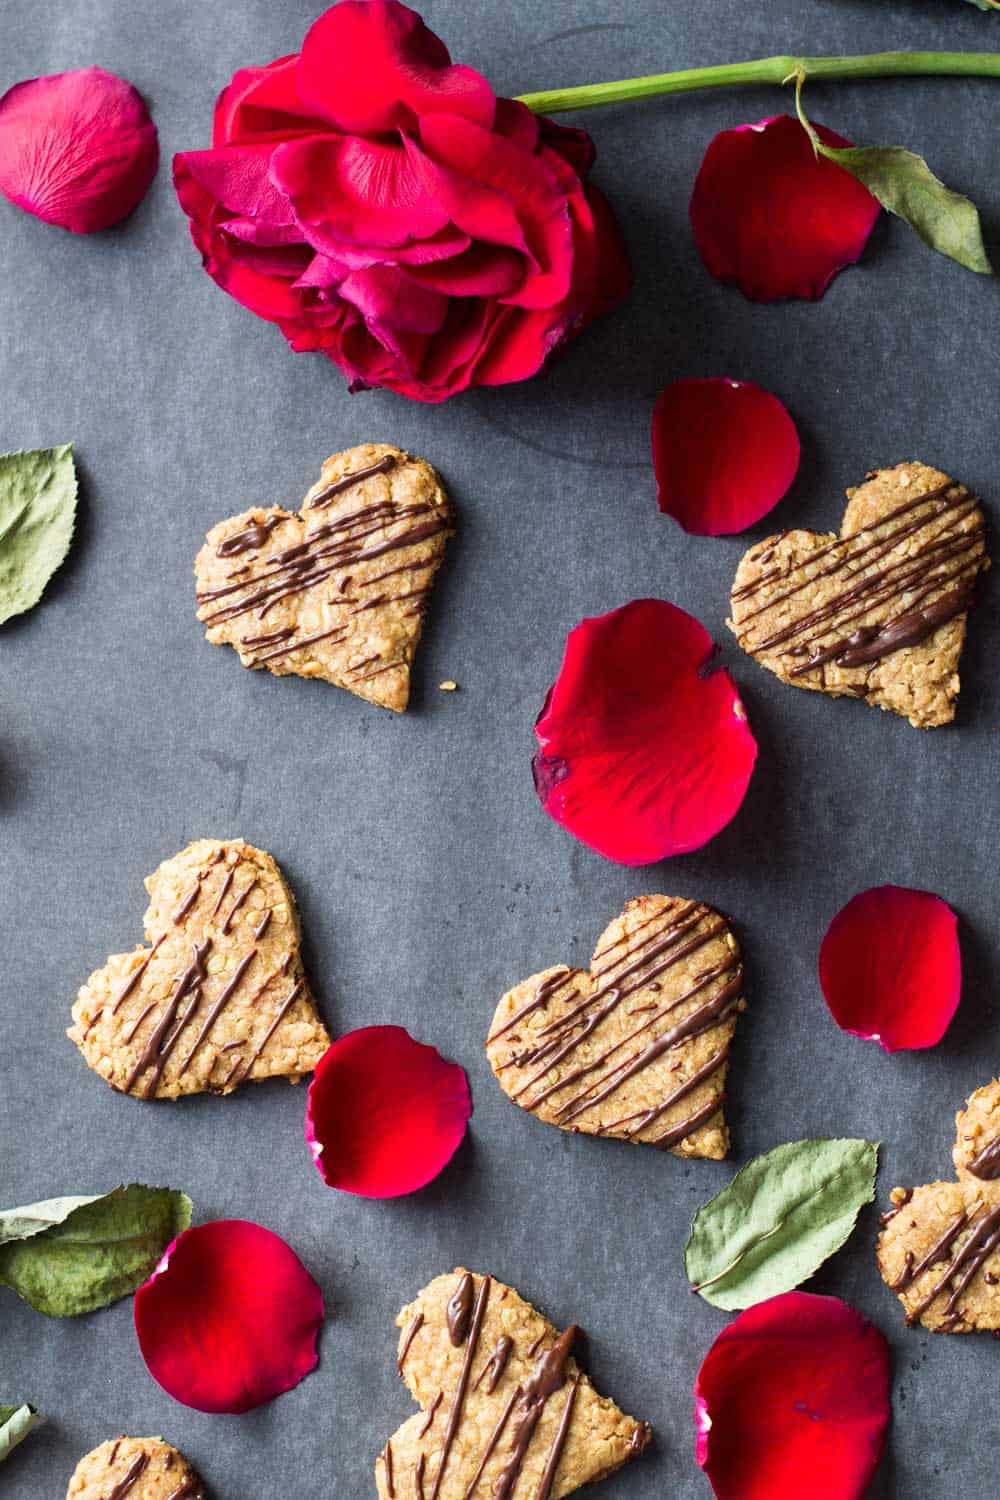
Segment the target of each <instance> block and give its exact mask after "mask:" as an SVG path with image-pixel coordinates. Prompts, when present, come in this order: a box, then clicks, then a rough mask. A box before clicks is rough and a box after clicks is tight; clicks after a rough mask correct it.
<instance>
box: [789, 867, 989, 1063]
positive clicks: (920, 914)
mask: <svg viewBox="0 0 1000 1500" xmlns="http://www.w3.org/2000/svg"><path fill="white" fill-rule="evenodd" d="M819 982H820V984H821V985H822V988H823V994H824V996H825V997H826V1003H827V1005H828V1006H829V1007H830V1012H831V1014H832V1016H833V1019H834V1020H835V1021H836V1023H837V1025H838V1026H839V1027H840V1028H841V1030H842V1031H849V1032H850V1033H851V1034H852V1036H860V1037H864V1038H865V1040H866V1041H873V1042H878V1044H879V1046H880V1047H883V1048H884V1049H885V1051H886V1052H898V1051H900V1050H901V1049H904V1048H915V1047H933V1046H934V1045H935V1043H936V1042H939V1041H940V1040H941V1038H942V1037H943V1036H944V1034H945V1032H946V1031H947V1029H948V1026H949V1023H950V1021H951V1018H952V1016H953V1015H954V1014H955V1011H956V1009H957V1007H958V1001H959V996H960V995H961V990H962V955H961V952H960V951H959V946H958V919H957V918H956V916H955V913H954V912H953V911H952V909H951V907H950V906H949V905H948V903H947V902H946V901H942V900H941V897H940V896H934V895H932V894H931V892H930V891H914V890H910V889H908V888H907V887H906V886H899V885H878V886H873V887H872V888H871V889H870V890H867V891H862V892H861V893H860V894H859V895H857V896H855V897H854V899H853V900H852V901H848V903H847V905H846V906H844V907H842V908H841V910H840V911H839V912H838V913H837V915H836V916H835V917H834V919H833V921H832V922H831V923H830V925H829V927H828V928H827V931H826V936H825V937H824V939H823V942H822V945H821V946H820V950H819Z"/></svg>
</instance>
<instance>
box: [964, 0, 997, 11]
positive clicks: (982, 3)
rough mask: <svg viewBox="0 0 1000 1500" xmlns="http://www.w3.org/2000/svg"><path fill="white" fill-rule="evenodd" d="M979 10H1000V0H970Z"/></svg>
mask: <svg viewBox="0 0 1000 1500" xmlns="http://www.w3.org/2000/svg"><path fill="white" fill-rule="evenodd" d="M969 4H970V5H974V6H975V7H976V9H977V10H1000V0H969Z"/></svg>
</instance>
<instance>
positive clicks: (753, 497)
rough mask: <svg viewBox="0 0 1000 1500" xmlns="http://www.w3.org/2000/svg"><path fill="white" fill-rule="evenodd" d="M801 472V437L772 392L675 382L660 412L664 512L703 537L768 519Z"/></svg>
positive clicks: (657, 450) (656, 437) (657, 430)
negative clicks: (799, 469) (762, 518)
mask: <svg viewBox="0 0 1000 1500" xmlns="http://www.w3.org/2000/svg"><path fill="white" fill-rule="evenodd" d="M798 467H799V435H798V433H797V432H796V430H795V423H794V422H793V421H792V419H791V417H790V416H789V415H788V412H787V410H786V409H785V407H784V406H783V405H782V403H781V402H780V401H779V400H778V398H777V396H772V395H771V393H770V392H769V391H765V390H763V389H762V388H761V387H760V386H759V385H753V384H751V383H750V382H749V381H746V380H723V379H719V378H714V379H710V380H675V381H674V382H673V383H672V384H671V385H668V386H667V387H666V388H665V390H662V391H661V392H660V395H659V397H658V399H657V402H656V406H655V407H654V408H653V468H654V469H655V471H656V487H657V493H658V498H659V503H660V509H661V510H662V511H664V512H665V513H666V514H667V515H669V516H673V518H674V520H675V521H677V522H678V523H679V524H680V525H681V526H683V528H684V530H685V531H692V532H694V533H695V534H696V535H698V536H728V535H730V534H731V533H732V532H734V531H744V530H745V529H746V528H747V527H748V526H752V525H753V524H754V522H755V521H759V520H760V518H761V517H762V516H766V515H767V513H768V511H769V510H772V509H773V508H774V506H776V505H777V503H778V501H779V500H780V499H781V498H782V496H783V495H784V494H785V493H786V492H787V490H788V487H789V485H790V484H791V482H792V480H793V479H794V478H795V475H796V473H797V472H798Z"/></svg>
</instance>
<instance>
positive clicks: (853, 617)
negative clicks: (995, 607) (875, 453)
mask: <svg viewBox="0 0 1000 1500" xmlns="http://www.w3.org/2000/svg"><path fill="white" fill-rule="evenodd" d="M977 518H978V519H977ZM966 523H968V524H966ZM984 535H985V527H984V525H983V522H982V517H981V516H980V515H979V502H978V500H976V498H975V497H974V496H972V495H970V493H969V491H968V490H966V489H965V488H964V486H962V485H960V484H957V483H955V482H954V481H952V480H948V481H947V483H945V484H942V485H938V486H936V487H935V488H933V489H930V490H926V491H925V492H924V493H923V494H922V495H917V496H915V497H914V498H912V499H910V500H908V501H907V502H906V503H905V504H903V505H900V506H898V507H896V508H895V509H893V510H891V511H890V512H889V513H888V514H887V515H885V516H882V517H880V519H878V520H877V521H874V522H872V523H871V524H870V525H868V526H865V527H862V528H861V529H860V530H858V531H856V532H854V533H853V534H852V535H851V536H847V537H840V538H837V539H836V540H835V541H832V542H829V543H827V544H826V545H825V546H821V547H818V548H817V549H816V550H815V551H811V552H805V553H804V554H803V555H802V556H801V558H799V560H798V561H797V562H796V563H794V564H793V563H792V562H791V561H790V560H787V559H786V560H782V561H780V562H778V563H777V564H775V565H774V566H773V567H768V566H767V565H766V564H767V563H768V562H770V561H771V560H772V558H773V553H774V551H775V548H776V546H777V543H775V542H772V543H771V544H770V547H769V551H768V552H767V553H764V554H762V555H761V557H760V558H759V559H758V561H759V562H760V563H761V564H762V565H763V571H762V572H761V573H760V574H759V576H758V577H757V578H756V579H754V580H753V581H752V582H750V583H747V584H744V585H743V586H742V587H741V588H738V589H735V590H734V591H733V594H732V600H733V604H734V606H739V605H742V604H743V603H744V602H745V601H747V600H753V599H754V597H755V596H756V595H758V594H759V593H761V591H764V590H769V589H771V588H773V587H775V586H778V585H782V584H785V583H786V581H787V586H786V587H778V590H777V592H775V593H771V594H770V595H769V597H766V598H765V599H764V600H763V602H761V603H760V604H757V605H756V606H755V607H754V608H751V609H748V610H743V611H740V610H739V609H736V610H734V616H735V619H734V625H735V629H736V632H737V638H738V640H739V642H740V644H741V645H742V646H744V647H745V648H746V649H748V650H750V651H753V652H754V653H758V654H761V653H767V652H777V653H778V655H779V656H781V657H784V658H786V659H788V658H790V659H792V660H795V659H796V658H801V660H797V661H796V664H795V665H794V666H790V667H789V668H788V669H787V670H788V676H789V677H790V678H792V679H795V678H799V677H804V676H806V675H807V674H808V673H810V672H814V671H818V670H821V669H822V668H823V667H824V666H825V665H826V664H827V663H834V664H835V665H837V666H839V667H842V668H847V669H849V668H860V667H864V666H868V665H871V664H873V663H875V662H877V661H879V660H881V659H882V658H883V657H885V656H889V655H891V654H892V653H893V652H896V651H901V650H903V649H905V648H906V647H908V646H914V645H917V644H919V643H920V642H921V641H923V640H926V639H927V638H928V637H929V636H931V635H933V634H934V632H935V631H936V630H938V629H940V628H941V627H942V626H943V625H945V624H947V623H948V622H949V621H951V620H953V619H956V618H957V617H958V616H959V615H964V614H965V613H967V611H968V610H969V609H970V608H971V606H972V604H973V602H974V584H975V578H976V574H977V573H978V572H979V571H980V570H981V569H982V568H983V567H984V566H985V565H986V558H985V551H984V544H983V538H984ZM823 559H826V560H827V561H826V564H825V566H823V567H820V568H818V569H816V568H815V567H814V565H815V564H816V563H817V562H820V561H821V560H823ZM828 578H829V579H834V580H836V582H837V583H838V584H842V585H843V586H842V587H839V588H837V589H836V591H835V592H834V593H833V594H832V596H831V597H830V598H829V599H827V600H826V601H825V602H824V603H822V604H819V605H817V606H815V607H811V608H810V607H808V605H807V607H806V608H805V609H804V610H799V611H798V612H797V613H796V604H795V601H796V600H797V598H798V596H801V595H802V593H803V592H804V591H806V590H808V589H811V588H812V587H813V586H814V585H815V584H817V583H819V582H821V581H822V580H824V579H828ZM775 611H776V613H775ZM873 611H878V612H879V613H878V616H877V618H875V619H874V620H873V619H866V618H865V617H866V616H869V615H871V613H872V612H873ZM856 621H860V623H858V624H855V622H856ZM850 626H854V628H853V629H849V628H848V627H850ZM831 636H832V639H831Z"/></svg>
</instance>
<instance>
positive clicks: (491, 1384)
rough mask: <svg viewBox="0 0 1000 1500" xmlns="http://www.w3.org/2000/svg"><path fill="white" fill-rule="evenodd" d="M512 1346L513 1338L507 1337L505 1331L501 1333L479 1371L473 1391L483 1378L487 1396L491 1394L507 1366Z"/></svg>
mask: <svg viewBox="0 0 1000 1500" xmlns="http://www.w3.org/2000/svg"><path fill="white" fill-rule="evenodd" d="M513 1348H514V1340H513V1339H512V1338H508V1336H507V1335H506V1334H505V1333H504V1334H501V1335H500V1337H499V1338H498V1339H497V1341H496V1344H495V1346H494V1349H493V1353H492V1354H491V1355H490V1357H489V1359H488V1360H487V1361H486V1363H485V1364H484V1365H483V1368H482V1369H481V1370H480V1372H479V1379H478V1380H477V1381H476V1383H475V1385H474V1386H473V1388H472V1389H473V1390H474V1391H478V1389H479V1387H480V1386H481V1385H482V1384H483V1381H484V1380H485V1382H486V1394H487V1396H492V1395H493V1392H494V1391H495V1390H496V1388H497V1386H498V1385H499V1384H500V1380H501V1378H502V1376H503V1372H504V1370H506V1368H507V1361H508V1360H509V1359H510V1356H511V1351H512V1350H513Z"/></svg>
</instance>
